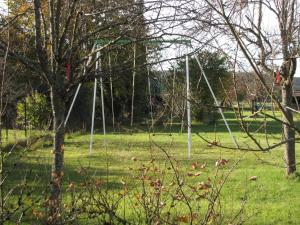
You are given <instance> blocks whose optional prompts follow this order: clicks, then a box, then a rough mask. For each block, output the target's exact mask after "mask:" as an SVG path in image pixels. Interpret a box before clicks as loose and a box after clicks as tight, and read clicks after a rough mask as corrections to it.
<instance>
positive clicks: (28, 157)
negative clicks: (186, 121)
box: [5, 113, 300, 224]
mask: <svg viewBox="0 0 300 225" xmlns="http://www.w3.org/2000/svg"><path fill="white" fill-rule="evenodd" d="M227 118H229V124H230V126H231V129H232V131H233V134H234V135H235V137H236V138H237V140H238V142H239V144H240V145H241V146H244V147H246V146H249V147H251V148H257V147H256V146H255V145H254V143H253V142H252V141H251V140H250V139H249V138H248V137H247V136H246V134H244V133H242V132H241V131H240V128H239V125H238V123H237V121H236V120H235V119H234V117H233V114H231V113H227ZM262 120H263V118H257V119H250V118H249V119H248V122H249V126H250V130H252V131H256V133H255V136H256V137H257V138H258V139H259V141H260V143H261V144H262V145H264V146H267V141H266V139H265V133H264V132H265V129H266V130H267V133H268V134H269V136H270V137H269V140H268V142H269V144H270V145H272V144H274V143H276V142H278V141H280V139H281V125H280V124H279V123H278V122H272V121H270V120H268V123H267V126H265V127H262V129H260V130H257V129H258V128H259V127H260V126H259V123H260V122H261V121H262ZM179 130H180V125H179V124H175V125H174V126H173V128H172V135H170V133H169V128H168V127H166V128H163V127H159V128H157V129H156V133H155V135H152V134H149V133H148V132H147V129H146V127H143V126H141V127H139V129H138V130H137V132H135V133H133V134H132V135H131V134H129V133H126V132H125V133H118V134H113V133H112V132H109V133H108V134H107V135H106V136H105V137H104V136H103V135H102V134H101V131H98V132H97V133H96V135H95V137H94V145H93V152H92V156H91V157H90V156H89V134H88V133H68V134H67V135H66V139H65V172H64V189H63V200H64V202H68V201H69V199H70V194H69V192H68V190H67V189H68V186H69V184H70V183H71V182H72V183H74V184H75V185H76V187H77V186H78V189H80V188H79V186H80V183H82V182H83V181H84V180H85V178H86V177H85V176H83V175H82V173H80V172H79V171H80V170H81V169H82V168H88V169H87V173H88V174H89V175H91V176H93V177H96V178H97V179H99V180H100V181H101V182H102V181H103V183H104V185H103V188H104V189H107V190H108V193H114V194H116V195H117V193H120V192H122V191H123V189H124V185H123V183H124V182H125V183H127V184H128V191H129V193H134V192H136V191H139V190H141V187H142V185H141V182H140V181H139V180H138V179H137V178H136V177H135V175H136V174H137V173H138V172H137V171H138V169H139V168H140V167H141V166H147V165H150V164H151V163H152V164H151V165H153V162H150V160H151V159H154V160H155V167H157V168H158V170H159V171H162V170H166V171H168V172H167V173H166V174H164V177H163V178H162V177H160V176H161V174H159V173H157V174H156V176H157V177H158V178H160V179H162V180H164V183H165V184H166V185H167V184H168V183H169V182H171V180H172V179H173V173H172V170H168V169H166V168H168V167H169V164H168V162H166V155H165V154H164V153H163V152H162V150H161V149H160V148H163V149H164V150H166V151H167V152H168V153H169V154H170V155H171V156H172V157H173V158H174V159H176V160H178V163H179V165H180V169H179V172H180V174H181V176H182V177H184V179H186V182H187V183H188V184H190V185H193V184H196V183H199V182H201V181H207V179H212V180H213V179H214V177H215V173H216V170H217V169H216V166H215V162H216V161H217V160H218V159H220V158H222V159H226V160H229V163H228V164H227V165H226V166H224V167H222V168H220V170H219V171H218V179H220V180H222V179H223V176H224V175H225V174H227V173H228V171H229V170H230V169H231V168H232V166H234V165H235V163H236V166H235V167H234V169H233V170H232V172H231V174H230V176H229V178H228V180H227V181H226V182H225V186H224V188H223V189H222V191H221V194H220V205H221V210H222V211H221V212H222V213H223V214H224V220H222V224H229V223H230V219H231V218H233V217H234V216H235V214H237V212H238V211H239V210H240V209H241V207H244V208H243V211H242V214H241V216H240V217H241V220H245V224H300V179H299V178H298V177H297V176H295V177H292V178H286V177H285V171H284V168H283V166H284V161H283V147H282V146H281V147H278V148H275V149H273V150H272V151H270V152H264V153H263V152H245V151H237V150H226V149H223V148H219V147H209V146H208V144H207V143H205V142H204V141H203V140H202V139H201V138H199V137H198V136H197V133H199V134H200V135H202V136H203V137H205V138H206V139H208V140H210V141H214V140H216V141H218V143H220V144H222V145H226V146H231V147H234V145H233V143H232V142H231V139H230V137H229V135H228V133H227V131H226V127H225V126H224V124H223V122H222V121H221V120H219V121H217V123H216V125H205V124H201V123H194V125H193V128H192V130H193V135H192V141H193V144H192V155H191V159H187V134H186V133H183V134H180V133H179ZM38 134H39V132H37V131H35V132H32V135H38ZM22 135H23V132H22V131H16V135H15V136H14V135H13V133H12V131H11V133H10V135H9V140H10V141H11V142H13V141H14V140H16V139H22V138H23V137H22ZM299 146H300V145H299V144H298V143H297V145H296V149H297V150H298V148H299ZM51 147H52V143H51V139H50V138H49V137H48V138H47V137H46V138H43V139H41V140H40V141H38V142H37V143H35V144H34V145H33V146H31V148H30V149H27V150H26V151H24V150H22V148H16V150H15V151H14V152H13V154H11V155H10V156H9V158H8V160H7V161H6V164H5V168H6V170H8V171H9V172H8V174H7V175H8V176H7V179H6V181H5V190H6V191H8V190H10V188H11V187H14V186H15V185H17V184H19V183H21V182H22V181H24V180H25V179H26V181H27V183H28V188H29V189H30V190H31V191H32V196H34V198H38V197H41V198H42V196H43V195H42V191H44V190H45V188H47V185H48V184H49V177H50V173H51V160H52V158H51V156H52V155H51ZM299 160H300V156H299V154H298V156H297V161H298V162H299ZM196 161H197V162H199V164H205V163H206V168H205V169H201V170H200V169H196V170H193V168H192V164H193V163H194V162H196ZM197 171H201V175H200V176H198V177H189V176H188V175H187V174H188V173H190V172H193V173H194V172H197ZM153 174H154V175H153V176H155V173H154V172H153ZM25 175H26V176H25ZM252 176H257V180H256V181H250V180H249V178H250V177H252ZM82 190H83V188H81V191H82ZM18 191H19V188H16V190H15V191H13V192H12V196H13V198H12V199H13V200H12V201H16V198H17V196H18V194H19V192H18ZM193 204H194V203H193ZM200 204H201V203H200ZM243 205H244V206H243ZM205 206H206V203H203V206H202V208H201V209H199V214H201V212H202V213H203V212H204V211H205ZM35 207H37V208H38V206H35ZM39 207H40V209H38V210H42V209H43V206H42V205H39ZM120 208H121V209H123V210H124V213H126V215H125V216H126V218H127V219H129V220H130V221H131V222H133V223H136V224H141V223H142V222H141V221H139V222H138V221H136V218H135V214H134V209H133V203H132V202H131V201H130V199H126V198H125V200H124V202H122V203H121V206H120ZM185 210H186V209H185V207H184V206H182V208H181V207H180V205H178V208H177V209H176V213H175V214H176V215H180V212H182V213H183V212H185ZM174 212H175V211H174ZM26 216H27V219H25V222H24V224H35V223H37V222H33V220H32V221H30V220H31V219H30V218H33V217H32V215H30V213H29V215H26ZM26 216H25V218H26ZM91 221H94V222H95V224H96V223H97V220H91ZM82 224H87V223H85V222H84V220H82Z"/></svg>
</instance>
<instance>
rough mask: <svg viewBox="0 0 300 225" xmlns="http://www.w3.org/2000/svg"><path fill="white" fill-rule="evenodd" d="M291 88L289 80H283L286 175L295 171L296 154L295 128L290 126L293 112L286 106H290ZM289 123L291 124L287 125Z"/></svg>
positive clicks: (292, 121)
mask: <svg viewBox="0 0 300 225" xmlns="http://www.w3.org/2000/svg"><path fill="white" fill-rule="evenodd" d="M292 98H293V90H292V84H291V81H290V80H287V81H285V83H284V85H283V86H282V104H283V107H284V110H285V111H286V115H287V118H285V117H284V118H283V121H284V122H285V123H284V124H283V134H284V138H285V140H287V142H286V144H285V163H286V175H290V174H292V173H294V172H295V171H296V155H295V130H294V129H293V128H292V127H291V126H293V125H294V119H293V114H292V112H291V110H288V109H287V108H286V107H287V106H288V107H292ZM289 124H290V125H291V126H289Z"/></svg>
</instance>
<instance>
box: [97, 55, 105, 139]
mask: <svg viewBox="0 0 300 225" xmlns="http://www.w3.org/2000/svg"><path fill="white" fill-rule="evenodd" d="M99 56H100V54H99ZM99 68H101V58H100V59H99ZM100 70H101V69H100ZM100 91H101V107H102V125H103V134H104V136H105V135H106V127H105V111H104V94H103V78H102V76H100Z"/></svg>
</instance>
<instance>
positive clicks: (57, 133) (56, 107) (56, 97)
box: [48, 87, 65, 224]
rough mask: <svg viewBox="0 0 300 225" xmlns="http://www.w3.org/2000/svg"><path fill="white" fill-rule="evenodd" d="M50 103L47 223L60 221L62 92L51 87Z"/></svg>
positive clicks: (63, 134) (62, 141) (62, 155)
mask: <svg viewBox="0 0 300 225" xmlns="http://www.w3.org/2000/svg"><path fill="white" fill-rule="evenodd" d="M51 104H52V112H53V132H54V140H53V152H52V153H53V161H52V173H51V185H50V188H51V191H50V197H49V205H48V207H49V208H48V210H49V211H48V213H49V214H48V215H49V217H48V224H60V223H61V213H60V212H61V205H60V203H61V187H62V176H63V164H64V136H65V127H64V116H65V101H64V98H63V97H62V93H61V92H59V91H57V90H55V89H54V88H53V87H52V88H51Z"/></svg>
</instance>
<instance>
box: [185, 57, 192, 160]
mask: <svg viewBox="0 0 300 225" xmlns="http://www.w3.org/2000/svg"><path fill="white" fill-rule="evenodd" d="M185 73H186V108H187V120H188V158H190V157H191V148H192V133H191V128H192V121H191V102H190V101H191V92H190V71H189V56H188V55H186V58H185Z"/></svg>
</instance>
